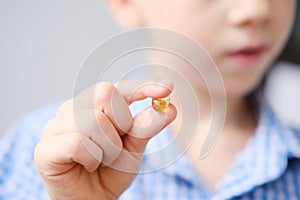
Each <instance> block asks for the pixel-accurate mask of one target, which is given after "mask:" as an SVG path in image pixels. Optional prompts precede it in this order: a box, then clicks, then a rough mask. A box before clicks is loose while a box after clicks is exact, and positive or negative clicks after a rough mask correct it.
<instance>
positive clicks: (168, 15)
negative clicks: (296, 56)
mask: <svg viewBox="0 0 300 200" xmlns="http://www.w3.org/2000/svg"><path fill="white" fill-rule="evenodd" d="M120 1H121V0H120ZM123 2H125V1H124V0H123ZM126 2H131V7H134V8H135V9H134V10H135V11H136V12H135V13H137V14H136V16H135V17H132V16H131V17H132V18H133V19H135V20H134V21H135V22H137V21H138V22H139V23H140V24H139V25H141V26H151V27H160V28H167V29H172V30H175V31H178V32H180V33H183V34H185V35H187V36H190V37H192V38H193V39H194V40H196V41H197V42H198V43H199V44H201V45H202V46H203V47H204V48H205V49H206V50H207V51H208V53H209V54H210V56H211V57H212V58H213V60H214V62H215V63H216V65H217V66H218V68H219V70H220V72H221V74H222V77H223V80H224V83H225V87H226V90H227V93H228V94H232V95H245V94H246V93H248V92H249V91H251V90H252V89H253V88H254V87H255V86H256V85H257V84H258V83H259V82H260V80H261V78H262V77H263V75H264V72H265V71H266V70H267V68H268V66H269V65H270V64H271V63H272V62H273V61H274V59H275V58H276V56H277V55H278V54H279V53H280V51H281V50H282V48H283V46H284V44H285V42H286V40H287V38H288V35H289V32H290V29H291V25H292V22H293V17H294V9H295V7H296V6H295V0H132V1H130V0H127V1H126Z"/></svg>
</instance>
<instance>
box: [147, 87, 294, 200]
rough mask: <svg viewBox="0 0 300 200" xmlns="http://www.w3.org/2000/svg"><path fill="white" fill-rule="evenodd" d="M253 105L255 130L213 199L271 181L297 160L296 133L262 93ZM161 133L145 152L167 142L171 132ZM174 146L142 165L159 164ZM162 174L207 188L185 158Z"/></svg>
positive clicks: (227, 197) (243, 191)
mask: <svg viewBox="0 0 300 200" xmlns="http://www.w3.org/2000/svg"><path fill="white" fill-rule="evenodd" d="M256 102H257V103H258V104H257V105H259V107H258V108H257V112H258V116H259V120H258V126H257V129H256V131H255V133H254V135H253V137H252V138H251V139H250V140H249V141H248V143H247V144H246V146H245V148H244V149H243V150H242V152H241V153H240V154H239V155H238V156H237V158H236V160H235V162H234V163H233V165H232V167H231V169H230V170H229V172H228V173H227V174H226V175H225V177H223V180H222V182H221V183H220V184H219V187H218V189H217V190H216V191H215V193H214V194H213V196H214V197H216V199H229V198H232V197H234V196H238V195H240V194H243V193H246V192H248V191H251V190H252V189H254V188H256V187H257V186H259V185H262V184H264V183H267V182H271V181H274V180H276V179H278V178H279V177H280V176H281V175H282V174H283V173H284V172H285V170H286V168H287V165H288V159H289V158H296V159H300V132H299V130H297V129H293V128H290V127H286V126H285V125H284V124H282V123H281V122H280V121H279V119H278V118H277V117H276V115H275V113H274V112H273V110H272V108H271V106H270V105H269V104H268V102H267V101H266V100H265V98H264V96H263V95H262V92H260V93H258V94H257V96H256ZM163 132H165V133H161V134H160V135H159V136H158V137H156V138H154V139H152V140H153V142H152V144H154V145H152V144H151V145H149V146H148V148H147V149H148V150H149V149H150V151H151V149H152V150H153V149H157V148H158V147H159V146H160V147H162V146H163V144H164V145H165V144H166V143H170V140H172V138H171V137H170V130H169V129H168V128H167V129H165V130H164V131H163ZM155 144H156V147H154V146H155ZM153 147H154V148H153ZM173 147H174V149H173V151H168V153H166V152H162V153H161V154H159V156H158V157H156V159H147V156H146V159H145V161H146V162H145V165H144V166H152V168H153V166H154V168H155V164H153V163H161V161H163V160H165V159H168V158H169V157H170V154H172V153H170V152H176V147H175V146H173ZM171 156H172V155H171ZM155 160H156V161H155ZM150 168H151V167H150ZM162 172H163V173H165V174H167V175H170V176H176V177H178V178H181V179H182V180H184V181H186V182H187V183H189V184H192V185H193V186H194V187H199V188H202V189H203V188H205V189H207V188H206V186H205V184H204V183H203V182H202V180H201V178H199V176H198V175H197V173H196V172H195V171H194V169H193V168H192V166H191V164H190V162H189V161H188V159H187V157H186V156H185V155H183V156H181V157H180V158H178V159H176V160H174V162H172V163H169V164H168V165H166V166H165V167H164V168H163V169H162ZM206 191H207V194H203V195H208V192H209V191H208V190H206Z"/></svg>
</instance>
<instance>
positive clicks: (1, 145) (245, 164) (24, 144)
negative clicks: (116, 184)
mask: <svg viewBox="0 0 300 200" xmlns="http://www.w3.org/2000/svg"><path fill="white" fill-rule="evenodd" d="M56 109H57V106H52V107H49V108H46V109H43V110H40V111H37V112H34V113H32V114H29V115H27V116H24V117H23V118H22V119H21V120H20V121H19V122H17V123H16V124H15V125H14V126H13V128H12V129H10V131H8V133H7V134H6V136H5V137H4V138H2V139H1V142H0V200H22V199H26V200H42V199H49V197H48V196H47V193H46V191H45V188H44V186H43V183H42V181H41V178H40V176H39V174H38V172H37V170H36V168H35V166H34V163H33V151H34V147H35V145H36V143H37V142H38V140H39V138H40V134H41V132H42V129H43V127H44V125H45V123H46V122H47V121H48V120H49V119H51V118H52V117H53V116H54V114H55V111H56ZM163 132H164V133H160V134H159V135H158V136H156V138H153V139H152V141H151V142H150V143H149V145H148V147H147V151H149V152H151V151H155V150H157V149H159V148H161V147H162V146H164V145H166V144H168V143H169V142H170V140H171V137H170V134H169V133H168V132H169V130H168V129H165V130H163ZM168 156H169V155H167V154H163V153H162V154H161V155H160V157H159V159H165V158H166V159H167V158H168ZM157 162H158V163H159V161H157V160H151V159H150V158H148V157H147V155H146V156H145V158H144V162H143V167H144V168H147V167H148V168H149V169H150V168H151V167H152V168H153V165H155V163H157ZM154 167H155V166H154ZM120 199H122V200H124V199H126V200H141V199H143V200H147V199H149V200H154V199H157V200H184V199H188V200H190V199H211V200H213V199H215V200H222V199H244V200H246V199H257V200H262V199H270V200H273V199H279V200H281V199H282V200H296V199H300V132H299V130H297V129H293V128H292V127H287V126H285V125H284V124H282V123H281V122H280V121H279V120H278V119H277V118H276V116H275V114H274V113H273V111H272V110H271V108H270V106H268V105H267V104H266V103H262V105H261V106H260V111H259V123H258V127H257V129H256V131H255V133H254V135H253V137H252V138H251V139H250V140H249V141H248V143H247V145H246V146H245V148H244V149H243V150H242V152H241V153H240V154H239V155H238V156H237V158H236V160H235V162H234V163H233V165H232V167H231V169H230V170H229V171H228V172H227V174H226V175H225V177H224V178H223V179H222V181H221V183H220V184H219V186H218V188H217V189H216V190H215V191H214V192H209V190H208V188H207V186H206V185H205V183H204V182H203V180H202V179H201V177H200V176H199V175H198V174H197V173H196V172H195V171H194V169H193V168H192V166H191V163H189V161H188V159H187V157H186V156H185V155H183V156H181V157H180V158H179V159H178V160H176V161H174V162H172V164H171V165H168V166H166V167H164V168H162V169H160V170H156V171H153V172H151V173H142V174H139V175H138V176H137V178H136V179H135V180H134V182H133V183H132V184H131V186H130V188H129V189H128V190H126V191H125V192H124V194H123V195H122V196H121V197H120Z"/></svg>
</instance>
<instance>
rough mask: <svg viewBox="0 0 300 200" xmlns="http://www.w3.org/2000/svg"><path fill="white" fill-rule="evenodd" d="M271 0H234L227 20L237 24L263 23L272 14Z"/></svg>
mask: <svg viewBox="0 0 300 200" xmlns="http://www.w3.org/2000/svg"><path fill="white" fill-rule="evenodd" d="M283 1H285V0H283ZM271 2H272V0H236V1H234V3H235V4H234V6H233V7H232V9H231V11H230V13H229V21H230V22H231V23H232V24H234V25H237V26H243V25H249V24H252V25H261V24H265V23H267V22H268V21H269V20H270V17H271V14H272V13H271Z"/></svg>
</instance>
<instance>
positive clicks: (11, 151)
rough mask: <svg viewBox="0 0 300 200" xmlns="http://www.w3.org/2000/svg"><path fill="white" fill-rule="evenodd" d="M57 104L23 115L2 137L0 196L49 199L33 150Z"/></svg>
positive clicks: (34, 199)
mask: <svg viewBox="0 0 300 200" xmlns="http://www.w3.org/2000/svg"><path fill="white" fill-rule="evenodd" d="M54 110H55V109H54V108H53V107H51V108H49V109H46V110H43V111H39V112H35V113H34V114H30V115H27V116H26V117H23V118H21V119H20V120H19V121H18V122H17V123H16V124H15V125H14V126H13V127H12V128H11V129H9V130H8V131H7V133H6V134H5V135H4V136H3V137H2V138H0V139H1V140H0V199H5V200H12V199H18V200H23V199H24V200H25V199H26V200H28V199H31V200H37V199H39V200H43V199H49V198H48V195H47V193H46V191H45V189H44V186H43V183H42V180H41V178H40V176H39V174H38V171H37V169H36V168H35V165H34V159H33V152H34V148H35V146H36V144H37V142H38V140H39V138H40V135H41V133H42V130H43V127H44V125H45V124H46V123H47V121H48V120H49V119H50V118H51V117H52V116H53V114H54V112H53V111H54Z"/></svg>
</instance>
